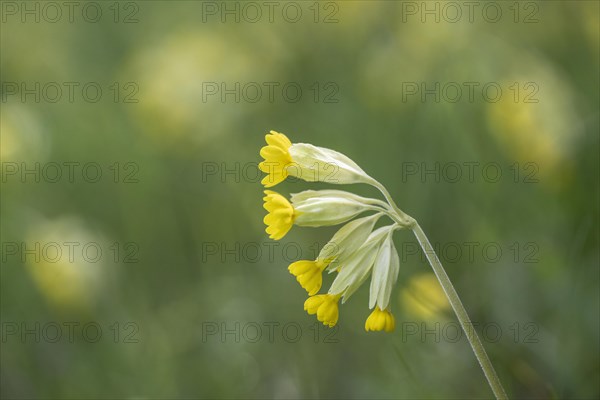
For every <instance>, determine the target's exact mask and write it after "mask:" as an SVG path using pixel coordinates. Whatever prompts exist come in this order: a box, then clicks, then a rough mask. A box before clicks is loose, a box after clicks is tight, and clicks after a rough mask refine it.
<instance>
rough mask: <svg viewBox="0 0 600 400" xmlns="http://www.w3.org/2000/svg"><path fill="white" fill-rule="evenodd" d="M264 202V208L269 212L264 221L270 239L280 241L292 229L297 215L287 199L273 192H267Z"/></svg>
mask: <svg viewBox="0 0 600 400" xmlns="http://www.w3.org/2000/svg"><path fill="white" fill-rule="evenodd" d="M263 200H264V202H265V203H264V205H263V207H264V208H265V210H267V211H268V212H269V213H268V214H267V215H266V216H265V218H264V219H263V221H264V223H265V225H267V229H266V232H267V233H268V234H269V238H271V239H275V240H279V239H281V238H282V237H284V236H285V234H286V233H288V231H289V230H290V229H291V228H292V225H294V220H295V219H296V216H297V213H296V212H295V211H294V207H292V205H291V204H290V202H289V201H287V199H286V198H285V197H283V196H282V195H280V194H279V193H276V192H273V191H272V190H265V197H263Z"/></svg>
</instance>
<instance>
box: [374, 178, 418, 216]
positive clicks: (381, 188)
mask: <svg viewBox="0 0 600 400" xmlns="http://www.w3.org/2000/svg"><path fill="white" fill-rule="evenodd" d="M370 179H372V182H369V183H370V184H371V185H373V186H375V187H376V188H377V189H379V191H380V192H381V193H382V194H383V197H385V199H386V200H387V202H388V204H389V206H390V208H391V210H390V211H393V212H394V213H395V214H396V218H394V220H395V221H396V222H398V223H399V224H400V225H402V226H403V227H406V228H410V227H412V226H413V225H414V224H415V223H416V221H415V220H414V219H413V218H412V217H410V216H409V215H407V214H406V213H404V211H402V210H401V209H400V207H398V206H397V205H396V203H395V202H394V199H392V195H390V192H388V191H387V189H386V188H385V186H383V185H382V184H381V183H379V182H377V181H376V180H375V179H373V178H370Z"/></svg>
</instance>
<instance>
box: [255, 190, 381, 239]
mask: <svg viewBox="0 0 600 400" xmlns="http://www.w3.org/2000/svg"><path fill="white" fill-rule="evenodd" d="M309 192H311V193H310V195H306V194H305V192H302V193H299V194H297V195H293V196H292V199H291V202H290V201H288V200H287V199H286V198H285V197H283V196H282V195H281V194H279V193H277V192H274V191H272V190H265V191H264V193H265V197H263V200H264V208H265V209H266V210H267V211H268V212H269V213H268V214H267V216H265V218H264V220H263V221H264V223H265V225H267V229H266V232H267V233H268V234H269V237H270V238H271V239H275V240H279V239H281V238H283V237H284V236H285V235H286V234H287V233H288V232H289V230H290V229H291V228H292V226H293V225H294V224H295V225H298V226H312V227H317V226H330V225H338V224H341V223H343V222H346V221H348V220H350V219H352V218H354V217H356V216H357V215H359V214H361V213H363V212H365V211H372V210H376V211H380V210H381V207H379V206H376V205H373V204H371V203H370V202H369V201H368V199H365V198H363V197H360V196H357V195H355V194H352V193H348V192H344V191H341V190H324V191H309Z"/></svg>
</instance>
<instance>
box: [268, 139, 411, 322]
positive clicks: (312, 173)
mask: <svg viewBox="0 0 600 400" xmlns="http://www.w3.org/2000/svg"><path fill="white" fill-rule="evenodd" d="M265 139H266V142H267V146H265V147H263V148H262V149H261V151H260V154H261V156H262V157H263V158H264V161H263V162H261V163H260V164H259V166H260V169H261V171H263V172H266V173H267V176H266V177H265V178H264V179H263V180H262V183H263V185H265V186H266V187H271V186H274V185H276V184H278V183H280V182H282V181H283V180H285V179H286V178H287V177H288V176H293V177H297V178H300V179H303V180H305V181H308V182H315V181H321V182H327V183H336V184H350V183H368V184H371V185H373V186H375V187H377V188H378V189H380V190H381V187H382V186H381V184H379V183H378V182H377V181H375V180H374V179H373V178H371V177H370V176H369V175H367V174H366V173H365V172H364V171H363V170H362V169H361V168H360V167H359V166H358V165H356V163H354V161H352V160H351V159H350V158H348V157H346V156H345V155H343V154H341V153H338V152H337V151H334V150H330V149H326V148H323V147H317V146H313V145H311V144H305V143H296V144H293V143H292V142H291V141H290V140H289V139H288V138H287V137H286V136H285V135H284V134H282V133H278V132H275V131H271V132H270V133H269V134H268V135H266V138H265ZM384 194H385V193H384ZM386 199H387V200H388V203H386V202H383V201H381V200H377V199H371V198H365V197H361V196H358V195H356V194H353V193H350V192H346V191H342V190H305V191H303V192H300V193H297V194H293V195H292V196H291V199H290V201H288V200H287V199H286V198H285V197H284V196H282V195H280V194H278V193H276V192H273V191H270V190H266V191H265V197H264V201H265V204H264V207H265V209H266V210H267V211H268V212H269V213H268V215H267V216H266V217H265V218H264V222H265V224H266V225H267V228H266V231H267V233H268V234H269V237H270V238H271V239H275V240H279V239H281V238H283V237H284V236H285V235H286V234H287V232H289V230H290V229H291V228H292V226H293V225H298V226H306V227H319V226H329V225H337V224H342V223H345V225H344V226H342V227H341V228H340V229H339V230H338V231H337V232H336V233H335V235H334V236H333V237H332V238H331V240H330V241H329V242H328V243H327V244H326V245H325V246H324V247H323V249H322V250H321V251H320V252H319V254H318V256H317V258H316V259H315V260H299V261H296V262H293V263H292V264H290V266H289V267H288V270H289V271H290V273H291V274H292V275H294V276H295V277H296V280H297V281H298V283H300V286H302V288H304V290H306V292H307V293H308V295H309V298H308V299H307V300H306V302H305V303H304V309H305V310H306V311H307V312H308V313H309V314H314V315H316V316H317V319H318V320H319V321H321V322H323V323H324V324H325V325H326V326H329V327H331V326H334V325H336V324H337V322H338V317H339V301H340V299H341V300H342V303H344V302H346V301H347V300H348V299H349V298H350V297H351V296H352V294H353V293H354V292H355V291H356V290H357V289H358V288H359V287H360V286H361V285H362V284H363V283H364V282H365V281H366V280H367V279H368V278H369V276H372V278H371V288H370V297H369V308H371V309H374V310H373V312H372V313H371V315H370V316H369V317H368V318H367V321H366V323H365V329H366V330H367V331H377V330H384V331H387V332H389V331H391V330H393V329H394V325H395V322H394V317H393V315H392V314H391V312H390V305H389V300H390V294H391V291H392V288H393V286H394V284H395V281H396V279H397V277H398V269H399V258H398V255H397V253H396V249H395V247H394V244H393V241H392V234H393V232H394V231H395V230H397V229H400V228H402V227H405V226H406V223H407V222H406V221H410V220H407V219H403V218H404V215H403V214H401V211H398V209H397V207H396V206H395V205H391V204H393V203H389V196H386ZM369 211H371V212H374V213H372V214H371V215H368V216H363V217H360V218H357V219H354V218H356V217H358V216H359V215H360V214H362V213H365V212H369ZM384 215H387V216H388V217H390V218H391V219H392V220H393V221H394V223H393V224H392V225H387V226H383V227H380V228H378V229H375V230H373V229H374V226H375V224H376V223H377V221H378V220H379V219H380V218H381V217H382V216H384ZM325 270H329V272H334V271H335V272H338V274H337V276H336V277H335V279H334V281H333V283H332V285H331V287H330V288H329V290H328V292H327V293H326V294H317V293H318V292H319V290H320V289H321V286H322V285H323V272H324V271H325Z"/></svg>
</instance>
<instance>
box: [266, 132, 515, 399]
mask: <svg viewBox="0 0 600 400" xmlns="http://www.w3.org/2000/svg"><path fill="white" fill-rule="evenodd" d="M265 139H266V142H267V146H265V147H263V148H262V149H261V151H260V155H261V156H262V157H263V158H264V161H263V162H261V163H260V164H259V167H260V169H261V171H263V172H265V173H267V176H266V177H265V178H264V179H263V180H262V184H263V185H264V186H265V187H272V186H274V185H276V184H278V183H280V182H282V181H283V180H285V179H286V178H287V177H288V176H293V177H297V178H300V179H303V180H305V181H308V182H316V181H321V182H327V183H336V184H350V183H366V184H369V185H371V186H374V187H375V188H377V189H378V190H379V191H380V192H381V193H382V194H383V196H384V197H385V200H386V202H384V201H381V200H378V199H370V198H364V197H361V196H357V195H355V194H352V193H349V192H344V191H339V190H320V191H314V190H306V191H304V192H301V193H298V194H294V195H292V196H291V201H288V200H287V199H286V198H285V197H284V196H282V195H280V194H278V193H276V192H273V191H270V190H266V191H265V197H264V201H265V204H264V207H265V209H266V210H267V211H268V212H269V213H268V215H267V216H266V217H265V218H264V222H265V224H266V225H267V228H266V231H267V233H268V234H269V237H270V238H272V239H275V240H279V239H281V238H283V237H284V236H285V235H286V233H287V232H288V231H289V230H290V229H291V227H292V226H293V225H294V224H296V225H299V226H310V227H319V226H326V225H337V224H341V223H344V222H348V221H350V222H348V223H347V224H346V225H344V226H343V227H342V228H341V229H340V230H338V232H337V233H336V234H335V235H334V236H333V238H332V239H331V240H330V242H329V243H328V244H327V245H326V246H325V247H324V248H323V249H322V251H321V252H319V255H318V256H317V258H316V259H315V260H314V261H313V260H299V261H296V262H294V263H292V264H291V265H290V266H289V267H288V269H289V271H290V273H291V274H292V275H294V276H295V277H296V279H297V280H298V282H299V283H300V285H301V286H302V288H304V289H305V290H306V291H307V293H308V295H309V297H308V299H306V301H305V302H304V310H306V311H307V312H308V314H310V315H316V316H317V319H318V320H319V321H321V322H322V323H323V324H324V325H326V326H329V327H333V326H335V325H336V324H337V323H338V320H339V302H340V300H341V301H342V303H345V302H346V301H347V300H348V299H349V298H350V297H351V296H352V294H353V293H355V292H356V290H358V288H359V287H360V286H361V285H362V284H363V283H364V282H365V281H366V280H367V279H368V278H369V277H371V284H370V289H369V290H370V293H369V309H372V310H373V311H372V312H371V313H370V315H369V316H368V317H367V318H366V320H365V325H364V326H365V330H366V331H367V332H370V331H385V332H392V331H393V330H394V329H395V325H396V322H395V318H394V316H393V314H392V312H391V304H390V297H391V293H392V290H393V287H394V285H395V283H396V280H397V279H398V271H399V267H400V262H399V257H398V253H397V251H396V248H395V246H394V242H393V233H394V232H395V231H396V230H399V229H410V230H412V231H413V233H414V234H415V237H416V238H417V240H418V242H419V244H420V245H421V248H422V249H423V252H424V253H425V255H426V257H427V260H428V261H429V263H430V265H431V267H432V268H433V270H434V272H435V276H436V278H437V279H438V281H439V283H440V284H441V286H442V288H443V291H444V293H445V294H446V297H447V298H448V301H449V302H450V304H451V306H452V308H453V310H454V311H455V313H456V316H457V317H458V319H459V321H460V323H461V326H462V327H463V330H464V331H465V333H466V334H467V339H468V340H469V344H470V345H471V347H472V348H473V351H474V353H475V356H476V357H477V360H478V361H479V364H480V366H481V367H482V369H483V372H484V374H485V376H486V378H487V380H488V382H489V384H490V386H491V388H492V391H493V392H494V395H495V396H496V398H498V399H505V398H507V396H506V393H505V391H504V389H503V388H502V385H501V384H500V381H499V379H498V376H497V374H496V372H495V371H494V368H493V366H492V365H491V363H490V360H489V358H488V357H487V354H486V352H485V349H484V348H483V345H482V344H481V341H480V340H479V337H478V336H477V333H475V332H474V331H473V330H467V329H466V328H465V327H466V326H472V322H471V321H470V319H469V317H468V315H467V312H466V310H465V309H464V306H463V305H462V302H461V301H460V299H459V297H458V294H457V293H456V290H455V289H454V287H453V286H452V283H451V282H450V279H449V278H448V275H447V274H446V272H445V271H444V268H443V267H442V265H441V263H440V261H439V259H438V257H437V256H436V254H435V251H434V249H433V247H432V246H431V243H430V242H429V240H428V238H427V236H425V233H424V232H423V230H422V229H421V227H420V226H419V224H417V222H416V221H415V220H414V219H413V218H412V217H410V216H409V215H407V214H405V213H404V212H403V211H402V210H401V209H400V208H399V207H398V206H397V205H396V203H395V202H394V201H393V200H392V197H391V195H390V193H389V192H388V191H387V189H386V188H385V187H384V186H383V185H382V184H381V183H379V182H378V181H376V180H375V179H373V178H371V177H370V176H369V175H367V174H366V173H365V172H364V171H363V170H362V169H361V168H360V167H359V166H358V165H357V164H356V163H354V161H352V160H351V159H350V158H348V157H346V156H345V155H343V154H341V153H338V152H337V151H334V150H330V149H326V148H322V147H317V146H313V145H311V144H305V143H297V144H293V143H292V142H291V141H290V140H289V139H288V138H287V136H285V135H284V134H282V133H278V132H275V131H271V132H270V133H269V134H267V135H266V137H265ZM367 211H375V214H373V215H370V216H367V217H361V218H359V219H356V220H353V219H354V218H355V217H357V216H359V215H360V214H362V213H363V212H367ZM383 215H385V216H387V217H389V218H390V219H391V220H392V224H391V225H386V226H382V227H380V228H377V229H375V230H373V227H374V225H375V223H376V222H377V220H378V219H379V218H380V217H381V216H383ZM352 220H353V221H352ZM327 269H329V272H337V273H338V274H337V275H336V277H335V279H334V280H333V283H332V285H331V287H330V288H329V290H328V291H327V293H325V294H318V292H319V290H320V289H321V286H322V284H323V271H325V270H327Z"/></svg>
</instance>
